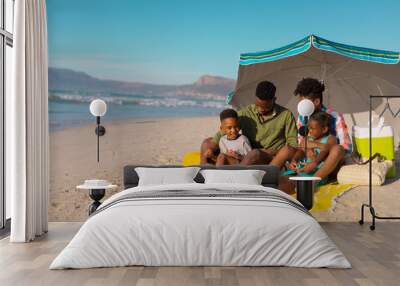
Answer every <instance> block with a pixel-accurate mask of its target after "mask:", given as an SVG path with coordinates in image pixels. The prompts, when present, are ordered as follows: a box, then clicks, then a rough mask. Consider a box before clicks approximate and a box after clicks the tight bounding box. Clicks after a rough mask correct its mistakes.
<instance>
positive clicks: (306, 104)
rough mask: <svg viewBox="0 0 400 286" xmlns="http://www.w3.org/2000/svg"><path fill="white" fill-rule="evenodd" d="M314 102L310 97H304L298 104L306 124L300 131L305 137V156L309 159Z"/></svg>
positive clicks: (298, 109)
mask: <svg viewBox="0 0 400 286" xmlns="http://www.w3.org/2000/svg"><path fill="white" fill-rule="evenodd" d="M314 110H315V106H314V103H313V102H312V101H311V100H309V99H303V100H301V101H300V102H299V104H298V105H297V111H298V112H299V114H300V115H301V116H303V117H304V126H302V128H300V130H299V133H300V135H301V136H303V137H304V156H305V158H306V159H305V160H306V161H307V137H308V119H309V117H310V116H311V115H312V114H313V113H314Z"/></svg>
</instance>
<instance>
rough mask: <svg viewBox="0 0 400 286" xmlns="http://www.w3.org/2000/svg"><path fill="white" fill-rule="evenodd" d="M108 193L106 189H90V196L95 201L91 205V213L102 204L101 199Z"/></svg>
mask: <svg viewBox="0 0 400 286" xmlns="http://www.w3.org/2000/svg"><path fill="white" fill-rule="evenodd" d="M105 193H106V190H105V189H92V190H89V197H90V198H91V199H92V200H93V201H94V202H93V203H92V204H91V205H90V206H89V215H91V214H92V213H93V212H95V211H96V210H97V208H98V207H99V206H100V205H101V202H100V200H101V199H102V198H103V197H104V195H105Z"/></svg>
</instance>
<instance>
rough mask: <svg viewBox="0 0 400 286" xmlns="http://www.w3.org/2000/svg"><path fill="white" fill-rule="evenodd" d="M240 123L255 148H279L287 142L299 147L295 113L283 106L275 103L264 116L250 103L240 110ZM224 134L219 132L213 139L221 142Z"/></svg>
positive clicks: (244, 133)
mask: <svg viewBox="0 0 400 286" xmlns="http://www.w3.org/2000/svg"><path fill="white" fill-rule="evenodd" d="M238 115H239V123H240V127H241V129H242V133H243V135H245V136H246V137H247V138H248V139H249V140H250V143H251V146H252V147H253V148H264V149H271V150H279V149H280V148H282V147H283V146H284V145H285V144H288V145H290V146H293V147H297V128H296V120H295V118H294V116H293V114H292V113H291V112H290V111H289V110H288V109H286V108H284V107H283V106H280V105H278V104H275V106H274V110H273V112H272V113H271V114H270V115H268V116H262V115H260V114H259V113H258V112H257V107H256V105H255V104H250V105H248V106H246V107H244V108H243V109H241V110H239V111H238ZM222 136H223V134H222V132H221V131H219V132H217V133H216V134H215V135H214V137H213V141H214V142H215V143H217V144H218V143H219V139H220V138H221V137H222Z"/></svg>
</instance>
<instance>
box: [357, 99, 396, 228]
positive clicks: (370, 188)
mask: <svg viewBox="0 0 400 286" xmlns="http://www.w3.org/2000/svg"><path fill="white" fill-rule="evenodd" d="M382 97H383V98H386V99H387V100H388V101H389V99H390V98H400V95H370V96H369V119H368V120H369V162H368V164H369V170H368V173H369V174H368V175H369V177H368V194H369V198H368V204H362V205H361V219H360V220H359V224H361V225H362V224H364V209H365V208H369V211H370V213H371V216H372V224H371V225H370V227H369V228H370V229H371V230H375V220H376V219H400V217H392V216H390V217H383V216H378V215H377V214H376V212H375V208H374V207H373V205H372V159H373V158H372V157H373V154H372V100H373V99H374V98H382ZM388 104H389V103H388ZM389 106H390V105H389ZM389 110H391V109H390V108H389ZM385 111H386V109H385V110H384V111H383V112H382V113H381V115H380V116H382V115H383V113H385ZM391 114H392V116H393V117H397V116H398V115H399V114H400V113H399V112H397V113H395V114H394V113H393V112H392V113H391Z"/></svg>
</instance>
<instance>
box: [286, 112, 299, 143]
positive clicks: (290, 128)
mask: <svg viewBox="0 0 400 286" xmlns="http://www.w3.org/2000/svg"><path fill="white" fill-rule="evenodd" d="M285 139H286V144H287V145H289V146H291V147H297V146H298V144H297V128H296V120H295V119H294V116H293V114H292V113H291V112H290V111H288V115H287V117H286V122H285Z"/></svg>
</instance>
